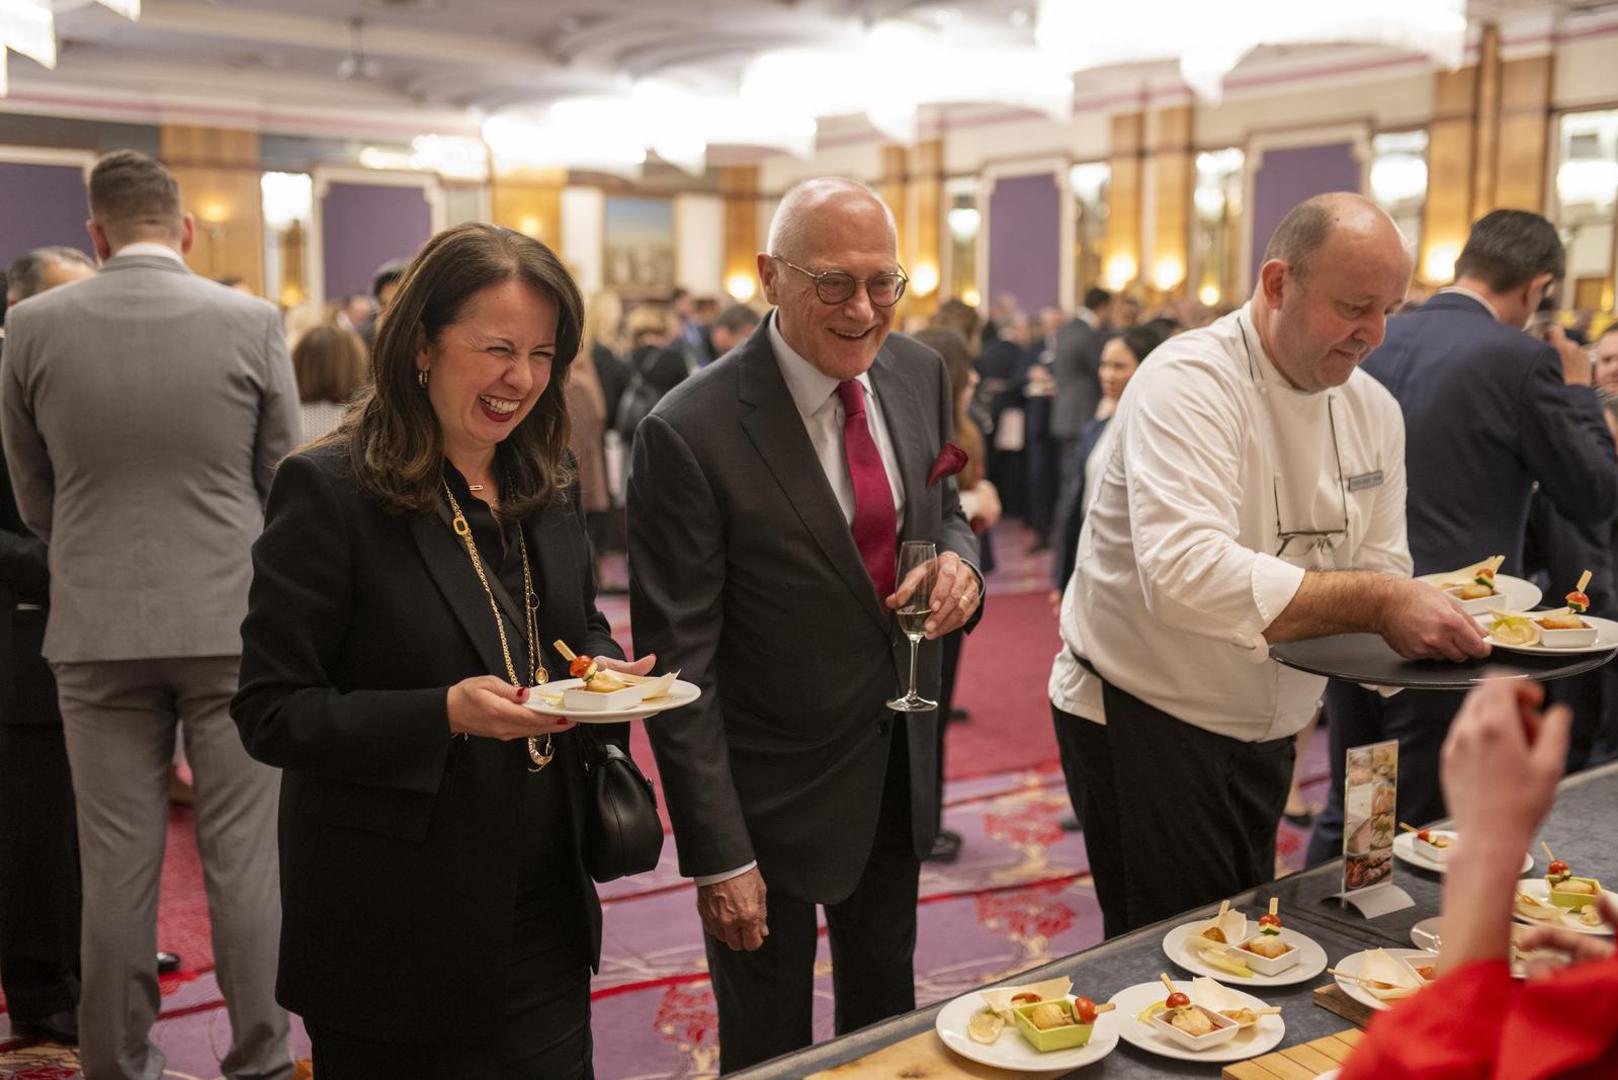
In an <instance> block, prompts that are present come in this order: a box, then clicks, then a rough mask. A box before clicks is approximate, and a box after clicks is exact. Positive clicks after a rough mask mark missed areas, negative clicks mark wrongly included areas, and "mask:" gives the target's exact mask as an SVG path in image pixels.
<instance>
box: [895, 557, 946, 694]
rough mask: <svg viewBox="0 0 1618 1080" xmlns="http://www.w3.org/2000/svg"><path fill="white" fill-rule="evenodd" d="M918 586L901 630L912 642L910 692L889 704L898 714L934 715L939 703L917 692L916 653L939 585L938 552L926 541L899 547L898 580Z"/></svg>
mask: <svg viewBox="0 0 1618 1080" xmlns="http://www.w3.org/2000/svg"><path fill="white" fill-rule="evenodd" d="M907 580H908V581H911V583H912V584H913V585H914V586H915V588H914V589H912V590H911V592H910V597H909V599H907V600H905V602H904V603H902V604H900V605H899V610H898V611H897V612H896V614H897V615H898V617H899V629H900V630H902V631H904V636H905V637H907V638H909V639H910V689H909V690H908V691H907V692H906V693H905V695H904V696H903V697H898V698H894V699H893V700H892V701H890V702H888V708H890V709H892V710H893V711H894V712H931V711H932V710H934V709H936V708H938V702H936V701H928V700H927V699H926V698H924V697H922V696H921V695H920V694H919V693H917V692H916V653H917V651H918V650H919V649H920V648H921V639H922V637H923V636H924V635H925V634H926V626H927V620H928V619H929V618H931V617H932V614H933V608H932V602H933V586H934V585H936V584H938V551H937V549H935V548H934V547H933V545H932V544H931V543H929V542H927V541H925V540H906V541H905V542H904V543H903V544H901V545H900V546H899V575H898V581H899V584H900V586H901V587H902V586H903V585H904V583H905V582H906V581H907Z"/></svg>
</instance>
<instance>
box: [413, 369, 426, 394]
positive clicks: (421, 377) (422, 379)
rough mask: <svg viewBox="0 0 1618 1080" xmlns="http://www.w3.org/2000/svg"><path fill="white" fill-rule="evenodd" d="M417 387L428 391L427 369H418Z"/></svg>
mask: <svg viewBox="0 0 1618 1080" xmlns="http://www.w3.org/2000/svg"><path fill="white" fill-rule="evenodd" d="M416 385H417V386H419V387H421V388H422V389H423V390H425V389H427V369H426V368H417V369H416Z"/></svg>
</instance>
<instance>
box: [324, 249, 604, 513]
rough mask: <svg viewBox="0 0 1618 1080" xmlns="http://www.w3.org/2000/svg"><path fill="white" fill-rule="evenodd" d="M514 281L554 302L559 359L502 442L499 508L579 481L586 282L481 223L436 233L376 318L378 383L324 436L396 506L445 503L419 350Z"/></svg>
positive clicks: (528, 506)
mask: <svg viewBox="0 0 1618 1080" xmlns="http://www.w3.org/2000/svg"><path fill="white" fill-rule="evenodd" d="M508 281H521V282H522V283H524V284H525V285H527V286H528V287H529V288H531V289H533V290H534V291H535V292H537V293H539V294H540V295H542V296H545V297H547V298H548V299H550V300H551V301H552V302H553V303H555V305H556V358H555V359H554V360H553V361H552V362H551V375H550V382H549V384H547V385H546V387H545V390H544V392H543V393H542V394H540V396H539V401H538V402H536V403H535V405H534V408H533V410H532V411H531V412H529V414H528V416H527V417H525V418H524V419H523V421H522V423H521V424H519V425H518V426H517V428H516V429H515V430H514V431H512V433H511V434H510V435H509V436H507V438H506V439H505V441H504V442H502V443H500V445H499V447H498V448H497V449H496V450H495V462H496V473H497V475H498V476H499V477H500V478H501V479H502V481H503V482H504V483H505V489H504V490H503V492H502V495H501V501H500V515H501V516H502V517H504V518H519V517H522V516H524V515H525V514H527V513H530V512H531V511H533V510H535V509H537V508H539V507H541V506H544V505H545V504H546V503H547V502H548V501H549V500H550V499H551V497H552V496H553V495H556V494H557V493H558V492H561V491H564V490H566V488H567V486H568V484H570V483H571V482H572V468H571V465H570V459H569V457H568V434H569V431H568V418H567V405H566V403H565V401H564V399H563V395H562V388H563V386H564V385H565V384H566V382H567V373H568V368H569V367H570V366H571V365H572V363H573V358H574V357H575V356H576V355H578V351H579V337H580V332H581V327H582V325H583V322H584V301H583V299H582V298H581V297H580V296H579V287H578V285H577V284H575V283H574V281H573V277H572V275H571V274H569V273H568V272H567V268H566V267H564V266H563V265H562V262H561V260H560V259H558V258H557V257H556V254H555V253H554V252H552V251H551V249H550V248H548V247H546V246H545V245H544V244H541V243H540V242H539V241H538V240H534V239H532V238H530V237H527V236H524V235H523V234H522V233H519V232H514V231H512V230H511V229H503V228H500V227H498V226H495V225H485V224H482V223H478V222H472V223H468V224H465V225H457V226H455V227H454V228H453V229H445V230H444V231H443V232H441V233H439V234H438V235H437V236H435V237H433V238H432V239H431V240H429V241H427V246H426V247H424V248H422V249H421V252H420V253H419V254H418V255H417V256H416V257H415V258H414V259H413V260H411V263H410V265H409V266H408V267H406V268H405V272H404V276H403V277H402V278H401V279H400V281H399V291H398V292H397V293H396V294H395V295H394V297H393V302H392V303H390V304H389V305H388V307H387V309H386V310H385V311H384V312H383V313H382V315H381V317H380V318H379V320H378V323H377V332H376V345H375V346H374V347H373V348H372V350H371V383H370V385H369V386H368V387H366V388H365V389H364V390H362V391H361V392H360V397H359V400H358V402H357V404H356V407H355V408H353V409H350V410H349V413H348V416H347V417H346V418H345V419H344V421H343V425H342V427H340V428H339V429H338V430H337V431H336V432H335V433H334V434H332V435H331V436H330V437H329V439H328V440H327V441H342V442H346V443H347V444H348V448H349V454H350V458H351V461H352V463H353V468H354V475H355V478H356V479H357V480H358V482H359V486H360V489H361V490H362V491H364V492H365V493H366V494H367V495H370V496H372V497H373V498H375V499H377V500H379V501H380V502H381V503H382V504H383V505H384V506H386V507H388V508H389V509H392V510H397V511H401V512H414V513H430V512H431V511H432V510H433V509H434V507H435V506H437V504H438V493H439V486H440V483H441V479H440V478H441V475H442V472H443V459H444V440H443V434H442V432H440V431H439V427H438V418H437V417H436V416H435V415H434V413H433V408H432V405H431V404H430V403H429V401H428V399H427V394H426V391H424V390H423V389H422V387H421V385H420V383H419V382H418V381H417V378H416V356H417V354H418V353H419V352H420V350H421V349H422V347H423V346H424V345H431V344H435V343H436V342H437V341H438V340H439V337H440V336H441V335H442V334H443V332H444V329H445V327H448V326H450V325H452V324H453V323H455V322H456V321H457V320H458V319H459V318H460V316H461V312H462V310H463V309H464V308H465V307H466V304H467V301H469V300H471V299H472V297H473V296H474V295H476V294H477V293H479V292H482V291H483V290H484V289H487V288H489V287H490V286H494V285H502V284H504V283H506V282H508Z"/></svg>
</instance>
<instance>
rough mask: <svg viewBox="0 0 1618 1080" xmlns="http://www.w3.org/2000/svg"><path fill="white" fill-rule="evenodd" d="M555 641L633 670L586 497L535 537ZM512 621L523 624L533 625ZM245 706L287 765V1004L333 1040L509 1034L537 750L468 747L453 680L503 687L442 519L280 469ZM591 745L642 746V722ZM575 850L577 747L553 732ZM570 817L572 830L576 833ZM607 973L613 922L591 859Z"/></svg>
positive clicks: (243, 723) (258, 559)
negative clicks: (583, 508) (334, 1032)
mask: <svg viewBox="0 0 1618 1080" xmlns="http://www.w3.org/2000/svg"><path fill="white" fill-rule="evenodd" d="M524 528H525V529H526V530H527V533H526V535H527V538H528V544H529V551H530V554H531V556H532V557H533V559H534V561H535V562H536V563H537V566H536V567H535V572H536V581H535V584H536V587H537V588H538V590H539V593H540V598H541V606H540V611H539V634H540V638H541V640H542V641H543V642H544V643H545V664H546V666H547V667H548V668H549V669H550V670H551V671H552V672H553V673H554V672H557V671H562V672H563V673H564V674H565V666H564V664H563V662H562V660H561V658H560V657H559V656H557V655H556V653H555V651H554V650H553V648H552V647H551V645H550V643H551V642H553V641H555V640H557V639H558V638H560V639H562V640H564V641H566V642H567V643H568V644H569V645H570V646H571V647H572V648H573V649H575V650H576V651H577V652H578V653H579V654H581V655H584V654H604V655H609V656H622V655H623V654H622V652H621V651H620V650H619V648H618V646H617V645H616V644H615V643H614V642H613V640H612V637H611V633H610V630H609V627H608V624H607V620H606V617H605V616H603V615H602V614H601V612H600V611H598V610H597V609H596V606H595V586H594V583H593V581H592V577H591V560H590V550H589V543H588V541H587V540H586V538H585V533H584V527H583V515H582V513H581V512H580V511H579V509H578V506H577V502H576V499H569V498H564V497H558V498H557V499H556V500H554V501H553V502H552V504H551V505H550V506H549V507H547V508H546V509H544V510H542V511H540V512H538V513H535V514H533V515H532V516H531V517H530V518H529V519H527V520H526V521H525V522H524ZM517 625H522V624H521V623H520V622H519V623H517ZM242 638H243V649H242V672H241V688H240V690H239V691H238V692H237V694H236V697H235V699H234V700H233V702H232V704H231V713H232V715H233V716H234V717H235V720H236V724H237V726H238V727H239V729H240V730H241V735H242V741H243V742H244V743H245V744H246V746H247V750H248V752H249V753H250V754H252V756H253V757H255V758H257V759H258V760H260V761H262V762H264V763H266V764H268V765H273V766H276V767H278V768H280V769H282V770H284V772H283V777H282V785H281V809H280V814H281V818H280V820H281V825H280V834H281V897H282V908H283V915H282V929H281V957H280V973H279V977H278V980H277V985H276V996H277V999H278V1000H279V1001H280V1002H281V1004H282V1005H284V1006H286V1007H287V1008H288V1009H291V1010H293V1011H294V1012H297V1013H300V1014H301V1015H303V1016H306V1017H309V1018H310V1019H313V1020H315V1021H317V1022H320V1023H324V1024H327V1025H329V1026H331V1027H334V1028H337V1029H338V1030H341V1031H344V1032H347V1033H350V1034H354V1035H360V1036H366V1037H370V1038H375V1039H386V1040H397V1041H409V1042H429V1041H437V1040H445V1039H453V1040H465V1039H478V1038H480V1037H485V1036H486V1037H490V1038H492V1037H493V1034H494V1032H495V1031H496V1030H497V1027H498V1023H499V1021H500V1019H501V1017H502V1014H503V1011H504V1002H505V973H506V970H507V966H508V962H509V960H508V952H507V950H508V946H509V944H510V937H511V927H512V916H513V905H514V902H515V890H516V872H517V864H518V859H517V856H518V851H519V848H518V845H519V844H521V843H522V842H523V839H524V837H523V836H521V835H518V831H517V828H516V824H517V807H518V800H519V795H520V792H521V785H522V784H523V782H524V781H525V780H527V779H529V776H528V764H529V762H528V755H527V748H526V745H525V742H524V740H522V739H516V740H513V741H510V742H501V741H498V740H494V739H483V738H472V739H460V738H455V737H452V736H451V734H450V730H449V720H448V713H447V709H446V699H447V695H448V690H449V687H450V686H451V685H452V684H454V683H457V682H459V681H461V680H462V679H465V678H468V677H470V676H474V675H488V674H497V675H501V677H502V678H503V677H504V672H505V664H504V662H503V660H502V657H501V651H500V641H499V637H498V635H497V634H496V631H495V626H494V616H493V614H492V613H491V611H490V610H489V601H488V598H487V596H486V595H485V594H484V592H483V588H482V586H481V585H480V584H479V583H478V579H477V576H476V574H475V572H474V571H473V569H472V564H471V561H470V560H469V559H468V558H467V554H466V550H465V548H464V547H462V546H461V544H460V542H459V541H458V540H457V539H456V537H455V536H454V534H453V533H452V532H451V531H450V529H449V527H448V526H447V525H446V524H445V522H444V521H442V520H441V519H440V518H438V517H436V516H427V515H420V516H409V515H400V514H397V513H390V512H388V511H386V510H384V509H383V508H382V506H381V505H380V504H379V503H377V502H376V501H375V500H373V499H371V498H368V497H366V496H364V495H362V494H361V492H360V491H359V488H358V486H357V485H356V483H355V480H354V478H353V476H352V474H351V470H350V469H349V466H348V452H347V448H346V447H343V446H331V445H328V446H324V447H318V448H316V449H313V450H308V451H305V452H303V453H300V454H295V455H293V456H292V457H289V458H287V459H286V461H285V462H283V463H282V465H281V467H280V470H279V472H278V473H277V474H276V478H275V483H274V485H273V487H272V488H271V490H270V498H269V504H268V508H267V513H266V522H265V527H264V533H263V535H262V536H261V537H260V538H259V541H258V543H257V544H255V545H254V547H253V587H252V594H251V599H250V602H249V606H248V614H247V619H246V621H245V622H244V623H243V625H242ZM591 732H592V733H593V734H595V735H597V736H604V737H609V738H611V740H612V741H614V742H617V743H618V744H619V745H620V746H624V747H625V748H626V749H627V743H628V727H627V725H612V726H596V727H592V728H591ZM555 738H556V746H557V751H558V752H557V755H556V759H555V760H554V761H553V762H552V763H551V764H550V766H549V768H551V769H556V770H558V772H559V774H560V777H561V779H563V780H564V781H565V782H566V784H567V786H568V794H569V801H570V805H571V807H572V813H571V815H570V822H569V823H568V825H569V826H570V827H571V829H572V831H573V833H574V836H575V840H574V843H572V844H571V845H569V846H568V849H569V850H572V851H574V852H577V851H578V850H579V845H580V844H581V843H582V837H581V836H580V835H579V834H580V828H581V822H582V821H583V813H584V810H583V802H584V772H583V760H582V757H581V756H580V753H579V734H578V733H577V732H569V733H565V734H561V735H558V736H556V737H555ZM562 825H563V823H560V822H559V823H558V827H562ZM576 872H577V875H578V890H577V892H578V894H579V895H580V896H581V897H582V898H583V899H582V900H581V903H583V905H584V906H585V908H586V909H587V910H586V911H585V912H583V914H584V916H585V917H584V918H583V919H581V918H578V917H577V915H575V916H574V917H573V918H571V919H561V920H559V925H562V926H575V927H576V926H581V925H585V926H588V927H589V933H590V936H591V940H590V941H589V942H588V949H589V955H590V956H591V957H592V960H593V962H599V956H600V942H601V908H600V905H599V903H598V902H597V900H596V894H595V888H594V885H593V884H592V883H591V881H590V879H589V875H588V874H587V873H586V871H585V869H584V866H583V863H582V861H580V862H579V863H578V865H577V871H576Z"/></svg>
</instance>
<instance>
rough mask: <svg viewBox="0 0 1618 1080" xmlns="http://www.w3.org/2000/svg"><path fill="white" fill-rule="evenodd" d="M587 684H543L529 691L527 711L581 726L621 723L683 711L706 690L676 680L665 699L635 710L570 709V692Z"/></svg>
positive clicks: (570, 681) (559, 681) (569, 681)
mask: <svg viewBox="0 0 1618 1080" xmlns="http://www.w3.org/2000/svg"><path fill="white" fill-rule="evenodd" d="M582 685H584V680H583V679H556V680H554V681H552V682H548V683H541V684H540V685H539V686H531V687H529V688H528V700H527V701H526V702H524V703H523V704H524V706H525V707H526V708H529V709H532V710H534V712H537V713H543V714H544V715H546V716H565V717H567V718H568V719H569V720H572V721H573V722H574V723H578V724H618V723H622V722H623V721H625V720H638V719H640V718H641V717H645V716H655V715H656V714H658V713H660V712H667V711H668V710H670V709H680V708H684V707H685V706H687V705H689V704H691V703H692V702H693V701H695V700H697V698H699V697H701V696H702V690H701V688H700V687H698V686H697V685H696V684H694V683H688V682H686V681H685V680H684V679H676V680H674V685H673V686H672V687H670V688H669V691H668V693H667V694H664V695H663V696H662V697H657V698H652V699H650V700H643V701H642V702H641V703H640V704H639V705H636V706H635V707H634V708H631V709H607V710H602V709H570V708H568V707H567V706H566V704H564V701H565V698H566V696H567V692H568V691H569V690H577V689H578V688H579V687H581V686H582Z"/></svg>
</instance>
